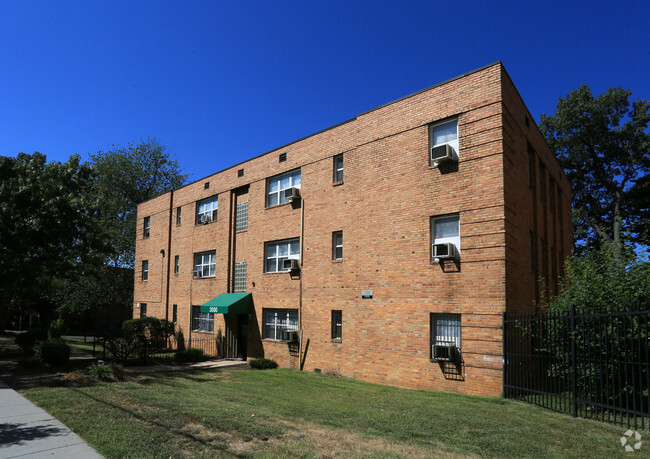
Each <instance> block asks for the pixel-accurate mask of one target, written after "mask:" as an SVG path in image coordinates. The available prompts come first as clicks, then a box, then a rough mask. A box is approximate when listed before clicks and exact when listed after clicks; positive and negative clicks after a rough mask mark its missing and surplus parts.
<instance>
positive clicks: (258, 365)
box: [248, 359, 278, 370]
mask: <svg viewBox="0 0 650 459" xmlns="http://www.w3.org/2000/svg"><path fill="white" fill-rule="evenodd" d="M248 364H249V365H250V366H251V368H255V369H256V370H268V369H271V368H277V367H278V363H277V362H276V361H275V360H271V359H253V360H251V361H250V362H248Z"/></svg>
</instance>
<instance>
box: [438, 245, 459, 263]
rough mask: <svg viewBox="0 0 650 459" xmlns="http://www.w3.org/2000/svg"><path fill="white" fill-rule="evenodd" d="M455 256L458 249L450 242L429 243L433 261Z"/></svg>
mask: <svg viewBox="0 0 650 459" xmlns="http://www.w3.org/2000/svg"><path fill="white" fill-rule="evenodd" d="M457 256H458V250H456V245H455V244H452V243H451V242H445V243H443V244H432V245H431V257H433V259H434V260H435V261H440V260H443V259H455V258H456V257H457Z"/></svg>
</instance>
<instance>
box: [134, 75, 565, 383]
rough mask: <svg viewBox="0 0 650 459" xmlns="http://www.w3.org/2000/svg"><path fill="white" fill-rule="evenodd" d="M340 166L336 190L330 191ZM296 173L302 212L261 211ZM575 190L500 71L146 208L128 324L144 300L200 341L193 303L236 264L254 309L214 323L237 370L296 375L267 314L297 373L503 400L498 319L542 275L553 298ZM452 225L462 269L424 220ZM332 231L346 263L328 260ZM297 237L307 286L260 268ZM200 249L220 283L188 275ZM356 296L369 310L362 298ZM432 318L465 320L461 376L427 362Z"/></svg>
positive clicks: (297, 207)
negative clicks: (453, 136) (258, 361)
mask: <svg viewBox="0 0 650 459" xmlns="http://www.w3.org/2000/svg"><path fill="white" fill-rule="evenodd" d="M451 118H456V119H457V120H458V144H459V149H458V156H459V158H458V161H457V162H451V163H445V164H441V165H440V167H431V166H430V163H429V143H430V141H429V129H430V126H431V125H432V123H436V122H438V121H440V120H445V119H451ZM280 154H286V160H285V161H283V162H280V160H279V156H280ZM340 154H342V155H343V161H344V180H343V181H342V182H337V183H335V182H334V181H333V180H334V179H333V177H334V175H333V167H334V157H335V156H337V155H340ZM241 169H243V176H239V175H240V174H239V173H238V171H239V170H241ZM293 170H300V172H301V196H302V200H300V201H298V203H291V204H283V205H278V206H273V207H267V206H266V193H267V179H269V178H270V177H274V176H277V175H278V174H282V173H284V172H288V171H293ZM570 195H571V194H570V187H569V183H568V181H567V179H566V177H565V176H564V174H563V172H562V171H561V169H560V167H559V165H558V163H557V162H556V160H555V159H554V157H553V155H552V153H551V152H550V151H549V149H548V147H547V145H546V143H545V141H544V139H543V137H542V135H541V134H540V132H539V130H538V128H537V126H536V125H535V123H534V121H533V118H532V116H531V115H530V113H529V112H528V110H527V109H526V107H525V105H524V103H523V102H522V100H521V98H520V96H519V94H518V92H517V90H516V89H515V87H514V85H513V84H512V82H511V80H510V78H509V76H508V74H507V73H506V71H505V69H504V68H503V66H502V64H501V63H500V62H498V63H495V64H492V65H489V66H487V67H484V68H482V69H479V70H476V71H473V72H470V73H468V74H465V75H463V76H461V77H458V78H455V79H453V80H450V81H447V82H445V83H442V84H439V85H436V86H433V87H431V88H428V89H426V90H423V91H420V92H418V93H416V94H413V95H410V96H407V97H405V98H402V99H400V100H397V101H394V102H391V103H389V104H386V105H384V106H382V107H378V108H376V109H373V110H370V111H368V112H365V113H362V114H360V115H358V116H357V117H355V118H354V119H351V120H349V121H346V122H344V123H341V124H339V125H337V126H334V127H331V128H329V129H326V130H324V131H321V132H318V133H316V134H313V135H311V136H308V137H306V138H303V139H301V140H298V141H296V142H293V143H291V144H289V145H285V146H283V147H281V148H279V149H276V150H273V151H270V152H268V153H265V154H263V155H260V156H258V157H255V158H253V159H250V160H248V161H246V162H243V163H241V164H238V165H236V166H233V167H231V168H229V169H226V170H223V171H221V172H218V173H216V174H213V175H210V176H208V177H206V178H205V179H201V180H198V181H196V182H194V183H191V184H189V185H187V186H185V187H183V188H181V189H179V190H175V191H174V192H172V193H167V194H164V195H162V196H159V197H157V198H155V199H152V200H150V201H147V202H144V203H141V204H140V205H139V206H138V222H139V226H138V235H137V241H136V275H135V294H134V316H135V317H137V316H139V314H140V312H139V310H138V309H139V308H138V304H141V303H146V304H147V315H149V316H155V317H161V318H168V319H169V320H171V319H172V308H173V305H174V304H175V305H177V310H178V321H177V322H178V327H179V329H180V330H181V331H182V332H183V335H184V337H185V340H186V341H187V340H188V339H189V338H190V337H193V338H196V337H197V336H204V335H205V334H204V333H200V332H197V331H192V330H191V329H192V326H191V324H192V322H191V309H192V308H191V306H192V305H200V304H203V303H204V302H206V301H208V300H210V299H212V298H214V297H216V296H218V295H219V294H221V293H224V292H232V291H233V286H234V285H233V283H234V266H235V262H242V261H245V262H247V278H246V286H247V287H246V291H247V292H251V293H252V294H253V301H254V312H253V313H251V314H250V315H247V316H246V315H243V316H242V317H227V316H226V315H224V314H218V315H215V316H214V335H215V336H217V337H219V339H222V337H227V336H230V337H232V338H233V339H235V340H238V343H239V352H240V353H242V352H245V356H246V357H248V358H253V357H267V358H272V359H275V360H276V361H277V362H278V363H279V364H280V365H281V366H284V367H292V368H297V367H298V365H299V363H298V359H299V355H300V354H299V352H298V351H297V346H296V345H293V344H289V343H287V342H282V341H274V340H269V339H264V338H263V326H262V322H263V310H264V309H265V308H274V309H293V310H300V321H301V324H302V330H303V335H302V336H303V341H302V348H303V352H304V369H305V370H307V371H314V370H317V369H318V370H320V371H322V372H324V373H336V374H341V375H343V376H348V377H353V378H358V379H362V380H366V381H372V382H377V383H383V384H390V385H395V386H401V387H410V388H419V389H433V390H442V391H453V392H460V393H471V394H490V395H497V394H499V393H500V391H501V385H502V332H501V319H502V313H503V312H505V311H521V310H528V311H533V310H534V308H535V306H534V301H535V298H536V297H539V295H541V294H542V293H543V292H540V289H541V287H539V286H538V283H537V279H538V278H540V277H544V278H545V279H546V285H547V287H546V288H548V289H549V291H550V292H554V291H555V289H556V285H557V278H558V276H560V274H561V272H562V263H563V260H564V258H565V257H566V256H568V255H569V253H570V249H571V214H570ZM211 196H216V197H217V198H218V206H219V207H218V213H217V218H216V221H214V222H212V223H209V224H205V225H203V224H198V225H197V224H195V223H196V221H195V218H196V212H197V201H199V200H202V199H205V198H208V197H211ZM246 201H247V202H248V229H247V230H246V231H243V232H237V231H236V226H235V223H236V222H235V220H236V216H235V212H234V209H236V205H237V203H241V202H246ZM178 208H180V209H181V223H180V225H177V209H178ZM448 214H455V215H458V217H459V221H460V241H461V244H460V245H461V250H460V260H459V261H449V260H447V261H441V262H436V261H433V260H432V258H431V244H432V240H431V239H432V237H431V217H436V216H442V215H448ZM303 216H304V218H303ZM145 217H150V221H151V229H150V236H149V237H148V238H143V220H144V218H145ZM301 223H302V225H301ZM337 231H341V232H342V235H343V256H342V259H341V260H333V256H332V234H333V232H337ZM301 232H302V237H303V239H302V240H303V246H302V269H301V271H300V274H299V275H292V274H289V273H266V272H265V243H267V242H269V241H277V240H283V239H288V238H299V237H300V236H301ZM531 243H532V247H531ZM161 251H164V253H163V252H161ZM204 251H214V252H215V254H216V273H215V276H214V277H210V278H203V279H193V275H192V271H193V269H194V254H196V253H199V252H204ZM176 256H178V257H179V273H177V274H176V273H174V259H175V257H176ZM143 260H147V261H148V265H149V272H148V280H147V281H146V282H144V281H142V273H141V269H142V268H141V267H142V261H143ZM362 289H372V290H373V298H372V299H362V296H361V293H362ZM301 303H302V307H300V305H301ZM332 310H340V311H342V339H340V340H333V339H332V338H331V317H332V313H331V311H332ZM432 313H450V314H460V320H461V340H462V342H461V356H462V361H461V362H460V363H459V364H458V365H452V364H446V363H439V362H432V361H431V333H432V331H431V325H430V318H431V314H432ZM229 316H232V315H229ZM238 322H239V325H238ZM223 339H225V338H223Z"/></svg>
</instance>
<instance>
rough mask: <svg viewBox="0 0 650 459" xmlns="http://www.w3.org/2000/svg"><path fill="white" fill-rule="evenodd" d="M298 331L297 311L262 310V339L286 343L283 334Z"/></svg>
mask: <svg viewBox="0 0 650 459" xmlns="http://www.w3.org/2000/svg"><path fill="white" fill-rule="evenodd" d="M284 330H286V331H298V310H297V309H267V308H264V309H263V310H262V339H266V340H271V341H286V340H283V339H282V332H283V331H284Z"/></svg>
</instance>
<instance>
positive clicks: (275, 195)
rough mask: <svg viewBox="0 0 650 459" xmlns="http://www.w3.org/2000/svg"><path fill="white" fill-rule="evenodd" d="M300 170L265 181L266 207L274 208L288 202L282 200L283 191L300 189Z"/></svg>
mask: <svg viewBox="0 0 650 459" xmlns="http://www.w3.org/2000/svg"><path fill="white" fill-rule="evenodd" d="M300 184H301V180H300V169H298V170H294V171H291V172H287V173H286V174H282V175H278V176H276V177H271V178H269V179H267V180H266V207H275V206H279V205H282V204H286V203H288V202H289V200H288V199H285V198H284V190H288V189H289V188H300Z"/></svg>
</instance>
